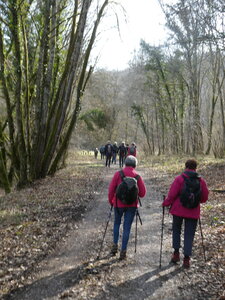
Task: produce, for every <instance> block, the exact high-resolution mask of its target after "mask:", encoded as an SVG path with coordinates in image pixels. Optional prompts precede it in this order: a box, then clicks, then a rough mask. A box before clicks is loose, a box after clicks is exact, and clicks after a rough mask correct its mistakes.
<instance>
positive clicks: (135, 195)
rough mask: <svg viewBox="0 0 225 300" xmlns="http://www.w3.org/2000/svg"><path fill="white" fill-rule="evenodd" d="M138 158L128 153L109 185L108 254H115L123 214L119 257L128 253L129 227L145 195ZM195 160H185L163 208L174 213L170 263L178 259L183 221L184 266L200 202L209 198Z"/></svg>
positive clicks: (196, 221) (191, 241) (190, 250)
mask: <svg viewBox="0 0 225 300" xmlns="http://www.w3.org/2000/svg"><path fill="white" fill-rule="evenodd" d="M137 163H138V161H137V158H136V157H135V156H134V155H127V156H126V159H125V167H124V168H123V169H122V170H120V171H117V172H116V173H115V174H114V176H113V178H112V180H111V182H110V184H109V188H108V202H109V204H110V206H111V208H114V225H113V243H112V248H111V251H110V254H111V255H116V254H117V252H118V250H119V248H118V242H119V231H120V225H121V220H122V217H123V233H122V243H121V248H120V251H119V252H120V256H119V259H120V260H123V259H125V258H126V255H127V245H128V241H129V235H130V231H131V226H132V223H133V220H134V217H135V215H137V216H138V206H139V202H140V199H139V198H142V197H144V196H145V195H146V186H145V183H144V180H143V178H142V177H141V176H140V175H139V174H138V173H137V172H136V166H137ZM196 168H197V162H196V160H194V159H189V160H187V161H186V163H185V170H184V172H182V174H181V175H179V176H177V177H176V178H175V179H174V181H173V183H172V184H171V186H170V189H169V192H168V194H167V197H165V199H164V201H163V202H162V207H163V211H164V207H169V212H170V214H171V215H172V216H173V224H172V247H173V249H174V251H173V253H172V257H171V262H172V263H175V264H176V263H178V262H179V261H180V248H181V228H182V223H184V247H183V254H184V256H183V267H184V268H189V267H190V257H191V255H192V245H193V240H194V236H195V231H196V228H197V223H198V220H199V218H200V204H201V203H204V202H206V201H207V200H208V193H209V191H208V188H207V184H206V182H205V180H204V179H203V178H202V177H200V176H199V175H198V173H197V172H196Z"/></svg>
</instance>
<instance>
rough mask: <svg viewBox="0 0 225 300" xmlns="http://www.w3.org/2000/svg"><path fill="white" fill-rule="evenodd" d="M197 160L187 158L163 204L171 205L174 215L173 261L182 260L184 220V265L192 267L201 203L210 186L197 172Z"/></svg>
mask: <svg viewBox="0 0 225 300" xmlns="http://www.w3.org/2000/svg"><path fill="white" fill-rule="evenodd" d="M196 168H197V162H196V161H195V160H194V159H190V160H187V161H186V163H185V171H184V172H183V173H182V174H181V175H179V176H177V177H176V178H175V180H174V181H173V183H172V185H171V187H170V190H169V192H168V195H167V197H166V199H165V200H164V202H163V204H162V205H163V206H170V213H171V214H172V215H173V235H172V245H173V248H174V253H173V255H172V258H171V262H173V263H177V262H179V261H180V253H179V248H180V246H181V245H180V244H181V242H180V235H181V227H182V223H183V220H184V259H183V267H185V268H189V267H190V256H191V255H192V244H193V240H194V235H195V231H196V227H197V222H198V219H199V218H200V203H204V202H206V201H207V200H208V193H209V191H208V188H207V184H206V182H205V180H204V179H203V178H202V177H200V176H199V175H198V173H196Z"/></svg>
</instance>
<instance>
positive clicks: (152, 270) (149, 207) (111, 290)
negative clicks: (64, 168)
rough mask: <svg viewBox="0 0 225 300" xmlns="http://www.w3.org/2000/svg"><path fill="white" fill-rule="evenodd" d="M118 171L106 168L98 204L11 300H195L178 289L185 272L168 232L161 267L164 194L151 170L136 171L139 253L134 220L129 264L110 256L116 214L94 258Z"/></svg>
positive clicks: (139, 169)
mask: <svg viewBox="0 0 225 300" xmlns="http://www.w3.org/2000/svg"><path fill="white" fill-rule="evenodd" d="M116 170H117V168H116V166H112V167H111V169H107V171H106V176H105V178H104V184H103V186H102V190H101V191H97V196H96V202H95V204H94V205H91V206H92V207H91V208H90V210H88V211H87V213H86V214H85V216H84V218H83V220H82V222H80V223H79V224H78V226H77V228H76V230H73V231H70V232H69V234H68V237H66V239H65V241H64V242H63V243H62V244H61V245H59V246H58V247H57V249H56V251H55V252H54V254H52V255H51V256H50V257H48V258H46V260H45V261H44V262H43V263H42V264H41V267H42V269H41V271H40V272H39V273H37V274H36V275H35V276H34V279H33V280H32V282H31V283H30V284H28V285H27V286H26V287H24V288H23V289H22V290H21V291H20V292H18V293H15V294H14V295H12V296H11V297H10V298H8V299H16V300H26V299H29V300H30V299H32V300H43V299H49V300H50V299H51V300H53V299H76V300H79V299H80V300H85V299H88V300H89V299H95V300H105V299H121V300H122V299H134V300H140V299H167V300H169V299H171V300H172V299H180V300H181V299H183V300H184V299H192V298H191V296H190V295H187V296H186V297H185V296H184V295H182V296H181V295H180V291H179V289H178V287H177V283H176V281H177V279H178V278H177V276H179V273H180V272H181V271H182V269H181V268H179V267H176V266H172V265H170V264H168V259H169V256H170V235H168V234H167V237H166V238H165V239H164V242H163V256H162V268H161V269H159V250H160V237H161V220H162V208H161V202H162V195H161V193H160V191H159V189H158V188H157V187H156V186H153V185H152V183H151V180H150V179H149V173H148V172H149V171H148V172H146V170H143V169H141V168H137V171H138V173H139V174H141V175H142V177H143V178H144V181H145V183H146V187H147V194H146V197H145V198H143V199H142V207H141V208H140V209H139V211H140V215H141V219H142V222H143V225H142V226H141V225H140V223H138V242H137V253H134V244H135V222H134V223H133V226H132V230H131V235H130V240H129V244H128V252H127V254H128V258H127V260H126V261H121V262H120V261H118V257H111V258H110V257H107V254H108V252H109V248H110V245H111V240H112V224H113V221H112V220H113V216H112V219H111V221H110V223H109V227H108V230H107V233H106V237H105V242H104V247H103V251H102V253H101V257H100V259H99V260H96V257H97V254H98V250H99V247H100V243H101V239H102V234H103V231H104V227H105V224H106V219H107V215H108V213H109V205H108V202H107V192H108V184H109V181H110V180H111V178H112V176H113V174H114V172H115V171H116ZM193 299H194V298H193Z"/></svg>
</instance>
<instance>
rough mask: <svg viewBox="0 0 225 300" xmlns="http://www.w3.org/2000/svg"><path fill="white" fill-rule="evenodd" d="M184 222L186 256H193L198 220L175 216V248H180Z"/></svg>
mask: <svg viewBox="0 0 225 300" xmlns="http://www.w3.org/2000/svg"><path fill="white" fill-rule="evenodd" d="M183 220H184V255H186V256H191V255H192V244H193V240H194V236H195V231H196V227H197V223H198V220H197V219H190V218H182V217H178V216H174V215H173V248H174V249H179V248H180V235H181V227H182V223H183Z"/></svg>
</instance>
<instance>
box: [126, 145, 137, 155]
mask: <svg viewBox="0 0 225 300" xmlns="http://www.w3.org/2000/svg"><path fill="white" fill-rule="evenodd" d="M131 147H132V148H134V153H133V154H130V148H131ZM127 155H133V156H135V157H136V156H137V148H136V147H134V146H130V147H129V148H128V150H127Z"/></svg>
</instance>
